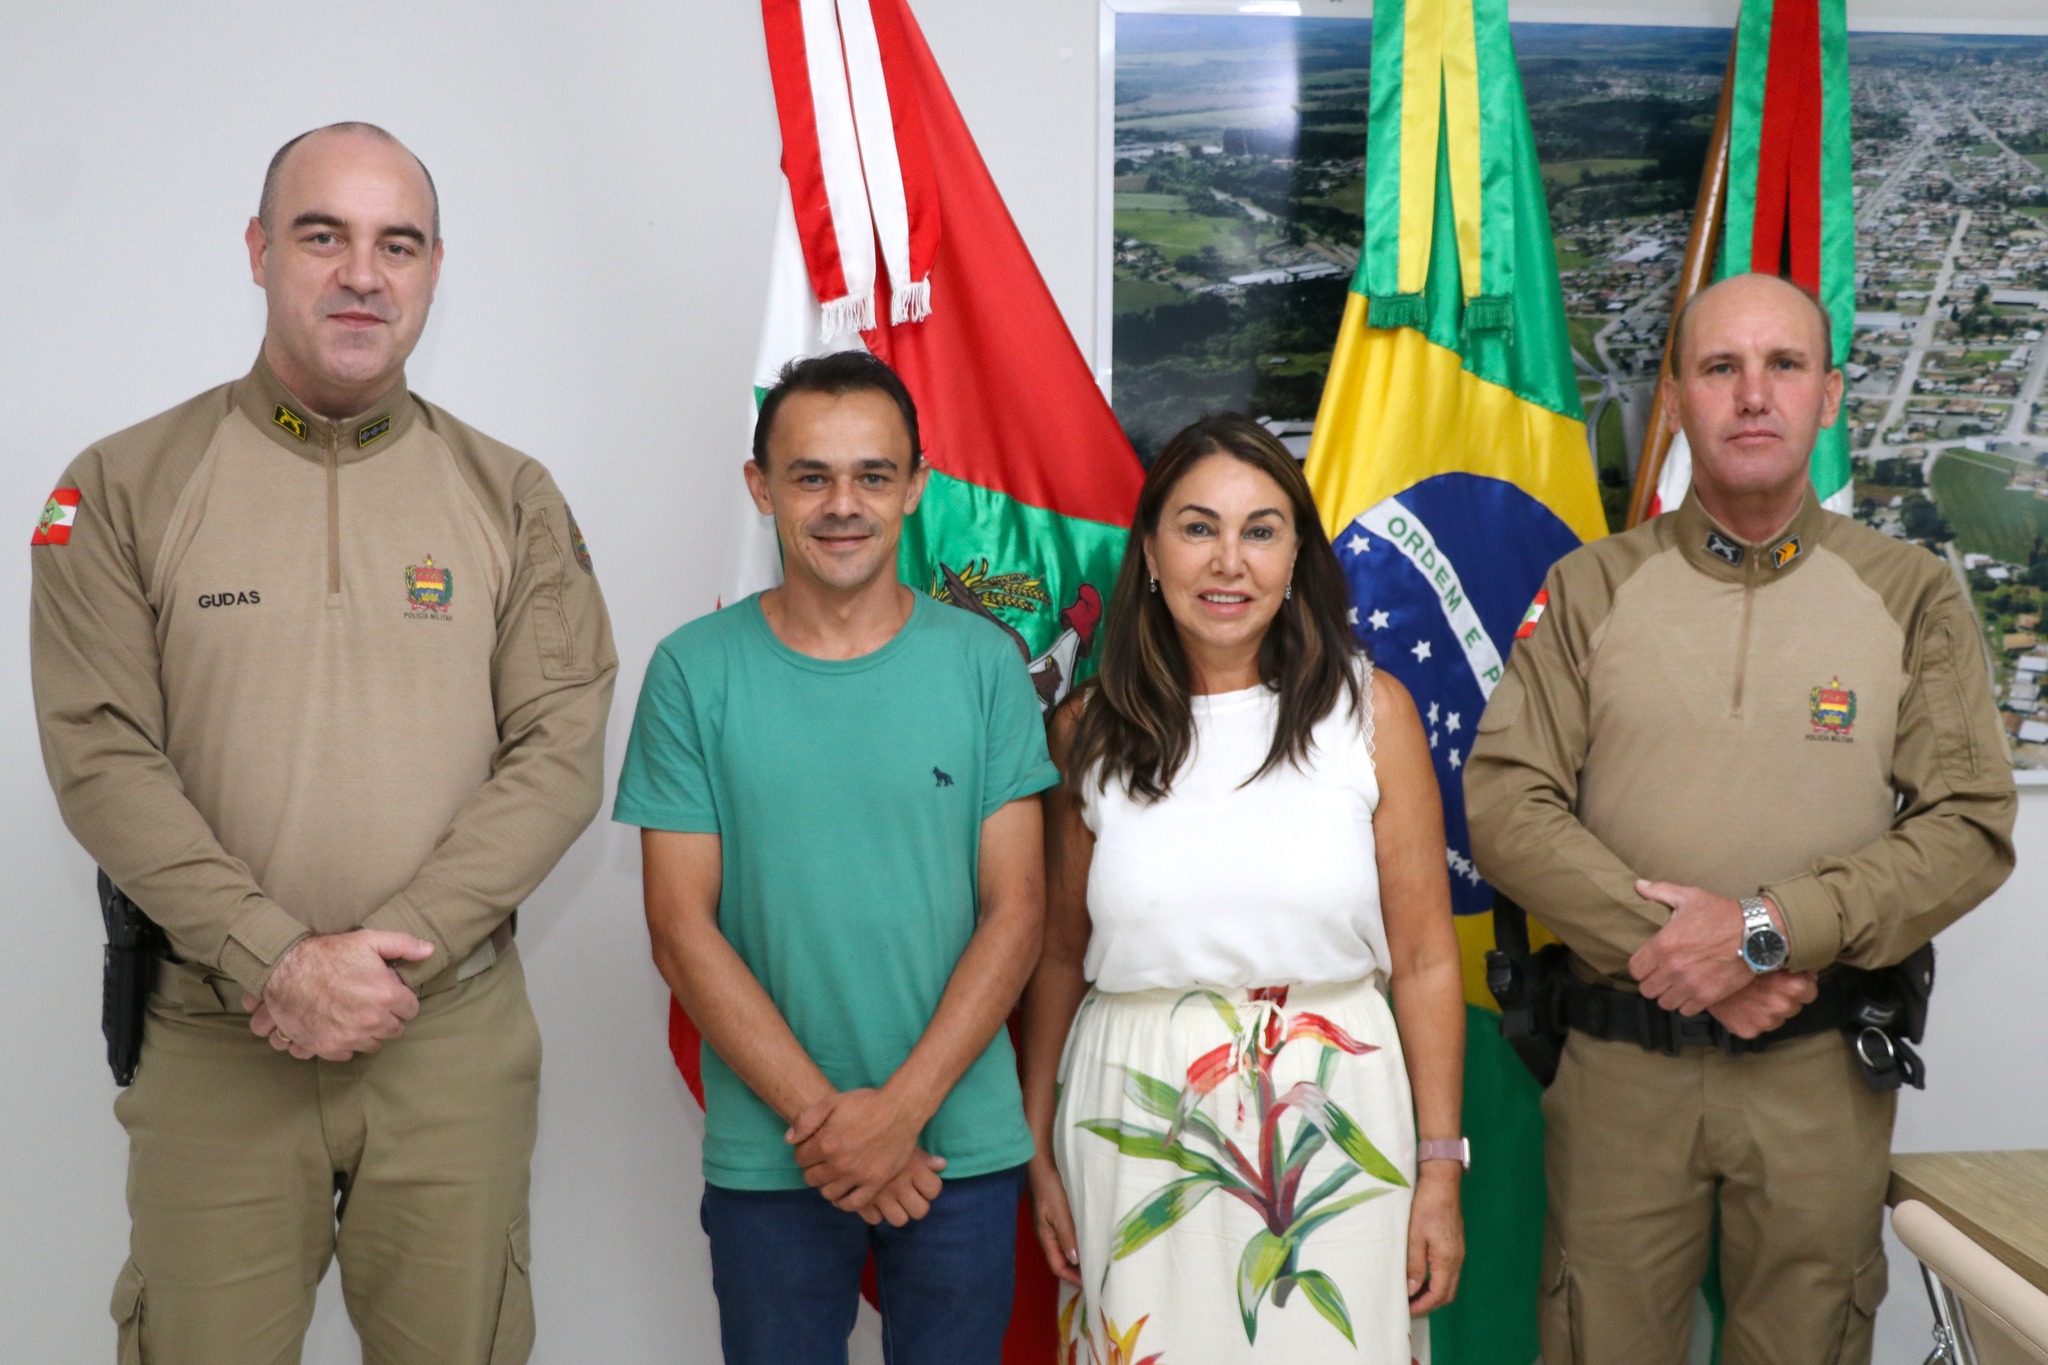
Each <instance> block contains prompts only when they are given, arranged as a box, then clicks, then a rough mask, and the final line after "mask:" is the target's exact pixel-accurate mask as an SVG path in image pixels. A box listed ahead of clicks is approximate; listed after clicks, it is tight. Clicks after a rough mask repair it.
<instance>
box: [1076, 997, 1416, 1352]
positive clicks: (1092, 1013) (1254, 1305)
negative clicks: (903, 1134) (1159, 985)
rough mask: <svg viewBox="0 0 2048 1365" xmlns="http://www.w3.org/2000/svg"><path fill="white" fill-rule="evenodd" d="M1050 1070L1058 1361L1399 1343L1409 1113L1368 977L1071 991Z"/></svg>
mask: <svg viewBox="0 0 2048 1365" xmlns="http://www.w3.org/2000/svg"><path fill="white" fill-rule="evenodd" d="M1060 1083H1061V1085H1060V1100H1059V1112H1058V1118H1057V1120H1056V1122H1055V1125H1054V1140H1053V1145H1054V1157H1055V1159H1056V1161H1057V1162H1058V1164H1059V1169H1060V1175H1061V1178H1062V1179H1063V1180H1064V1181H1065V1183H1066V1189H1067V1198H1068V1200H1069V1202H1070V1203H1071V1204H1072V1206H1073V1212H1074V1222H1075V1229H1076V1233H1077V1235H1078V1240H1079V1248H1080V1253H1081V1265H1080V1272H1081V1285H1082V1287H1081V1289H1080V1290H1079V1291H1076V1290H1075V1289H1073V1288H1072V1287H1071V1286H1063V1287H1062V1291H1063V1292H1062V1297H1061V1302H1060V1338H1061V1346H1060V1359H1061V1361H1062V1362H1063V1365H1204V1363H1205V1362H1221V1361H1244V1360H1271V1361H1290V1362H1301V1361H1334V1360H1364V1361H1369V1362H1374V1363H1375V1365H1380V1363H1384V1365H1406V1362H1408V1361H1410V1360H1411V1359H1412V1358H1413V1352H1412V1351H1411V1347H1410V1335H1409V1318H1408V1304H1407V1283H1406V1281H1407V1247H1408V1204H1409V1197H1410V1185H1411V1183H1412V1181H1413V1179H1414V1175H1415V1119H1414V1107H1413V1104H1412V1101H1411V1099H1410V1097H1409V1089H1408V1072H1407V1068H1406V1066H1405V1064H1404V1063H1403V1061H1402V1056H1401V1042H1400V1039H1399V1037H1398V1036H1396V1034H1395V1031H1394V1017H1393V1012H1392V1011H1391V1010H1390V1009H1389V1008H1388V1007H1387V1001H1386V997H1385V996H1383V995H1382V994H1381V992H1380V987H1379V978H1378V976H1377V975H1375V976H1373V977H1371V978H1368V979H1367V980H1365V981H1355V982H1348V983H1344V984H1340V985H1316V986H1292V987H1289V986H1267V987H1259V988H1256V989H1252V990H1245V989H1242V988H1239V989H1206V988H1200V987H1197V988H1193V989H1187V990H1150V991H1132V992H1123V993H1105V992H1102V991H1091V992H1090V993H1089V994H1088V996H1087V998H1086V999H1085V1000H1084V1001H1082V1004H1081V1008H1080V1011H1079V1013H1078V1014H1077V1015H1076V1016H1075V1019H1074V1026H1073V1029H1072V1030H1071V1032H1070V1033H1069V1035H1068V1038H1067V1046H1066V1055H1065V1057H1064V1058H1062V1060H1061V1063H1060ZM1418 1335H1420V1334H1418ZM1423 1349H1424V1356H1425V1358H1426V1352H1427V1348H1426V1347H1425V1348H1423Z"/></svg>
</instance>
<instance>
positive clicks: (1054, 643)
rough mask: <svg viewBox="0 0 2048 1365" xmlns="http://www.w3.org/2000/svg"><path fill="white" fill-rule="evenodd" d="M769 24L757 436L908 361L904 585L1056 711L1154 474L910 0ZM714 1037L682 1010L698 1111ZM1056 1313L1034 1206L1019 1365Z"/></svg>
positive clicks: (724, 592) (869, 1) (801, 1)
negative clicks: (999, 651) (920, 463)
mask: <svg viewBox="0 0 2048 1365" xmlns="http://www.w3.org/2000/svg"><path fill="white" fill-rule="evenodd" d="M762 16H763V22H764V29H765V31H766V36H767V41H768V55H769V69H770V72H771V75H772V76H773V79H774V84H775V97H776V112H777V117H778V120H779V122H780V124H781V128H782V138H783V156H782V166H783V172H784V176H783V179H784V184H783V192H782V198H781V203H780V205H779V206H778V210H777V219H776V236H775V243H774V251H773V255H772V259H771V263H770V269H769V281H768V290H767V308H766V316H765V318H764V320H763V324H762V329H761V344H760V348H759V350H758V352H757V356H756V361H755V366H754V383H753V389H752V392H751V394H750V395H749V413H750V425H751V413H752V411H753V410H754V409H755V408H756V407H757V406H758V404H759V402H760V399H761V396H762V395H763V394H764V393H766V392H767V390H768V388H769V386H770V385H772V384H773V383H774V382H775V377H776V375H777V373H778V372H779V371H780V370H781V369H782V367H783V366H784V365H785V364H786V363H788V362H789V361H791V360H794V359H798V358H801V357H805V356H814V355H822V354H826V353H828V352H831V351H834V350H840V349H848V348H853V347H866V348H867V349H868V350H870V351H872V352H873V353H874V354H876V355H878V356H880V357H881V358H882V359H884V360H886V361H887V362H889V364H890V365H891V366H892V367H893V368H894V369H895V370H896V372H897V373H898V374H899V375H901V376H902V378H903V381H904V384H905V385H906V386H907V387H908V388H909V390H910V393H911V396H912V398H913V399H915V401H916V403H917V408H918V426H919V432H920V435H921V437H922V439H923V443H924V455H925V459H926V461H927V463H928V464H929V465H930V467H931V473H930V475H929V476H928V482H927V484H926V487H925V493H924V498H923V501H922V502H921V504H920V505H919V507H918V510H917V512H916V513H915V514H914V515H913V516H912V517H911V518H910V519H909V521H908V522H907V523H906V524H905V527H904V532H903V542H902V547H901V550H900V553H899V557H898V572H899V575H900V577H901V578H902V581H903V582H904V583H906V584H908V585H909V586H910V587H911V588H912V589H914V590H916V591H919V592H925V593H929V594H930V595H932V596H933V597H935V598H937V599H938V600H940V601H943V602H947V603H950V604H951V605H954V606H957V607H960V608H962V609H963V610H967V611H971V612H974V613H976V614H978V615H981V616H983V617H986V618H988V619H989V620H991V621H993V622H994V623H995V624H996V625H998V626H1000V627H1001V628H1002V629H1003V630H1004V631H1006V632H1007V633H1008V634H1009V636H1010V638H1011V640H1012V641H1013V642H1014V643H1015V645H1016V647H1017V650H1018V654H1019V658H1020V663H1021V665H1022V666H1025V667H1028V669H1029V670H1030V673H1031V676H1032V680H1033V682H1034V683H1035V684H1036V686H1037V688H1038V693H1039V699H1040V703H1041V705H1042V707H1044V708H1045V709H1046V710H1047V711H1050V709H1051V707H1052V706H1054V705H1056V704H1057V703H1058V701H1059V700H1060V699H1061V698H1063V697H1064V696H1065V695H1066V694H1067V692H1068V691H1070V690H1071V689H1072V687H1073V686H1074V684H1076V683H1077V682H1080V681H1082V680H1084V679H1086V678H1087V677H1088V676H1089V675H1090V674H1092V673H1093V671H1094V656H1095V650H1096V647H1097V645H1098V644H1099V642H1100V639H1101V630H1100V626H1101V621H1102V615H1103V610H1104V606H1105V604H1106V603H1107V601H1108V597H1109V591H1110V585H1111V584H1112V582H1113V581H1114V580H1115V577H1116V571H1117V568H1118V566H1119V565H1120V563H1121V562H1122V558H1123V550H1124V542H1125V539H1126V537H1127V535H1128V530H1129V526H1130V518H1131V513H1132V510H1133V509H1134V508H1135V507H1136V505H1137V498H1138V487H1139V485H1140V484H1141V483H1142V482H1143V479H1144V471H1143V469H1142V468H1141V467H1140V465H1139V463H1138V460H1137V456H1136V454H1135V453H1134V452H1133V451H1132V449H1131V445H1130V442H1129V441H1128V440H1127V439H1126V438H1125V436H1124V434H1123V429H1122V428H1121V427H1120V426H1119V425H1118V424H1117V421H1116V417H1115V415H1114V414H1113V413H1112V412H1111V411H1110V407H1109V403H1108V401H1107V400H1106V399H1105V398H1104V397H1103V396H1102V392H1101V390H1100V389H1099V388H1097V387H1096V384H1095V380H1094V376H1093V374H1092V373H1091V372H1090V370H1089V367H1088V363H1087V361H1086V360H1085V359H1084V358H1083V357H1082V355H1081V352H1080V349H1079V348H1078V347H1077V346H1076V345H1075V344H1074V339H1073V336H1072V334H1071V333H1070V332H1069V331H1068V330H1067V325H1066V322H1065V320H1064V319H1063V318H1062V317H1061V316H1060V312H1059V309H1058V306H1057V305H1056V304H1055V303H1054V302H1053V299H1052V295H1051V293H1050V292H1049V291H1048V290H1047V289H1046V287H1045V283H1044V280H1043V279H1042V278H1041V277H1040V275H1039V273H1038V269H1037V267H1036V266H1035V265H1034V264H1033V262H1032V259H1031V254H1030V251H1029V250H1028V249H1027V248H1026V246H1025V244H1024V240H1023V238H1022V236H1021V235H1020V234H1019V233H1018V231H1017V228H1016V225H1015V223H1014V222H1013V221H1012V220H1011V218H1010V214H1009V210H1008V209H1007V208H1006V207H1005V205H1004V203H1003V199H1002V196H1001V194H1000V193H999V192H998V191H997V189H996V185H995V182H994V180H993V179H992V178H991V177H990V175H989V173H988V169H987V167H986V166H985V165H984V164H983V162H982V159H981V154H980V152H979V151H978V150H977V149H976V147H975V145H974V139H973V137H972V135H971V134H970V133H969V131H968V129H967V125H966V122H965V120H964V119H962V117H961V115H960V111H959V108H958V107H957V106H956V105H955V104H954V102H953V97H952V93H951V91H950V90H949V89H948V88H947V85H946V82H945V78H944V76H943V75H942V74H941V73H940V71H939V67H938V63H937V62H936V61H935V60H934V58H933V57H932V53H931V50H930V48H929V47H928V46H927V45H926V44H925V41H924V36H923V34H922V33H921V32H919V30H918V27H917V23H916V20H915V19H914V18H913V17H912V15H911V12H910V8H909V6H908V4H907V3H905V0H763V3H762ZM734 484H735V490H734V497H735V498H736V499H737V502H736V504H735V515H734V539H733V542H732V547H731V550H730V553H729V554H728V556H727V568H726V573H725V576H724V579H723V582H722V584H721V590H720V594H719V600H720V602H721V603H732V602H737V601H739V600H741V599H742V598H744V597H746V596H748V595H749V594H752V593H754V592H758V591H760V590H762V589H764V588H768V587H771V586H773V585H774V584H775V583H777V582H779V581H780V580H781V577H782V568H781V557H780V551H779V548H778V546H777V543H776V539H775V529H774V525H773V523H772V521H771V520H770V519H769V518H767V517H764V516H762V515H761V514H760V513H759V512H758V511H757V510H756V509H755V507H754V505H753V502H752V501H751V499H749V498H748V497H747V496H746V493H745V490H744V489H743V488H740V487H738V486H737V485H738V484H739V480H738V479H737V478H736V479H735V480H734ZM701 1046H702V1039H701V1037H700V1035H699V1034H698V1032H697V1030H696V1028H695V1026H694V1025H693V1024H692V1023H691V1022H690V1020H689V1018H688V1016H687V1015H685V1014H684V1013H683V1011H682V1010H681V1009H680V1008H679V1007H677V1006H675V1005H674V1004H673V1002H672V1003H671V1008H670V1012H669V1047H670V1050H671V1052H672V1053H673V1054H674V1057H675V1061H676V1065H677V1068H678V1069H679V1070H680V1071H681V1072H682V1073H683V1076H684V1079H685V1080H686V1081H687V1082H688V1084H689V1086H690V1088H691V1090H692V1091H693V1092H694V1093H695V1094H696V1096H697V1098H698V1100H699V1102H700V1103H701V1102H702V1099H703V1084H702V1079H701V1055H700V1048H701ZM872 1297H873V1295H872V1293H871V1294H870V1298H871V1299H872ZM1057 1298H1058V1287H1057V1281H1055V1280H1054V1279H1053V1277H1052V1275H1051V1273H1050V1272H1049V1271H1048V1270H1047V1269H1046V1268H1045V1264H1044V1259H1043V1255H1042V1253H1041V1252H1040V1251H1039V1249H1038V1242H1037V1238H1036V1237H1035V1236H1034V1235H1033V1233H1032V1230H1031V1226H1030V1218H1029V1208H1028V1205H1027V1206H1025V1207H1023V1208H1021V1209H1020V1212H1019V1219H1018V1228H1017V1289H1016V1301H1015V1307H1014V1310H1013V1313H1012V1316H1011V1322H1010V1330H1009V1335H1008V1337H1007V1339H1006V1341H1005V1344H1004V1351H1003V1360H1004V1362H1005V1365H1024V1363H1025V1362H1029V1365H1037V1363H1038V1362H1040V1361H1046V1360H1050V1359H1052V1358H1053V1355H1054V1352H1055V1349H1056V1336H1055V1332H1056V1327H1057Z"/></svg>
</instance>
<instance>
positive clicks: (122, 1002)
mask: <svg viewBox="0 0 2048 1365" xmlns="http://www.w3.org/2000/svg"><path fill="white" fill-rule="evenodd" d="M100 917H101V918H102V919H104V920H105V921H106V923H107V956H106V963H105V968H104V971H103V973H102V975H101V978H100V1032H101V1033H104V1034H105V1035H106V1036H107V1065H108V1066H109V1067H111V1068H113V1072H114V1084H115V1085H126V1084H128V1083H129V1082H130V1081H132V1080H134V1079H135V1067H136V1064H137V1063H138V1062H140V1061H141V1060H142V1021H143V1016H144V1015H145V1014H146V1013H147V1010H148V1006H149V991H150V987H152V986H154V985H155V984H156V971H157V964H158V963H159V962H160V961H162V960H163V959H164V958H165V957H166V956H168V955H169V953H170V941H169V940H168V939H167V938H165V937H164V931H163V930H162V929H159V928H158V927H157V926H156V925H155V924H154V923H152V922H151V920H150V918H149V916H147V915H145V914H143V913H142V911H141V910H140V909H139V908H137V906H136V904H135V902H134V901H131V900H129V899H128V897H127V896H125V895H123V894H122V892H121V888H120V887H118V886H115V885H114V882H113V879H112V878H111V877H109V876H107V874H106V873H105V872H104V871H102V872H101V873H100Z"/></svg>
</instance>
